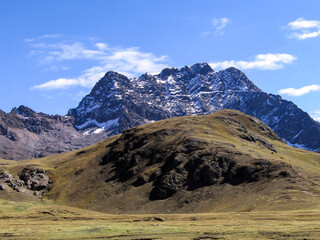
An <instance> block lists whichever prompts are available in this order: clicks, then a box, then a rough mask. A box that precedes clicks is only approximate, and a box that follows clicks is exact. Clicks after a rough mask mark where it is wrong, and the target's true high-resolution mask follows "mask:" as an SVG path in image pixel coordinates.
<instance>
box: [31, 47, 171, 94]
mask: <svg viewBox="0 0 320 240" xmlns="http://www.w3.org/2000/svg"><path fill="white" fill-rule="evenodd" d="M33 46H34V47H35V48H36V49H41V50H42V52H38V53H39V54H40V55H41V56H40V58H41V59H40V62H41V63H42V64H46V65H48V64H49V65H50V64H51V65H54V63H55V62H62V61H63V62H64V61H70V60H92V61H96V62H97V63H96V64H95V65H94V66H92V67H91V68H88V69H85V70H84V71H83V72H82V74H80V76H77V77H74V78H63V77H61V78H58V79H54V80H50V81H47V82H45V83H42V84H39V85H35V86H33V87H32V89H40V90H53V89H65V88H70V87H72V86H82V87H92V86H93V85H94V84H95V83H96V82H97V81H98V80H99V79H100V78H102V77H103V76H104V74H105V73H106V72H107V71H108V70H113V71H117V72H119V73H122V74H125V75H127V76H129V77H132V76H138V75H140V74H142V73H145V72H149V73H158V72H159V71H160V70H162V69H163V68H165V67H167V65H166V64H165V63H166V61H167V56H161V57H156V56H155V55H154V54H153V53H148V52H142V51H141V50H140V49H139V48H138V47H134V48H110V47H109V46H108V44H106V43H102V42H98V43H95V44H94V47H93V48H87V47H85V45H84V44H83V43H80V42H74V43H69V44H67V43H57V44H45V43H43V42H42V43H38V44H34V45H33Z"/></svg>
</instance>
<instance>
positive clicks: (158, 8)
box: [0, 0, 320, 121]
mask: <svg viewBox="0 0 320 240" xmlns="http://www.w3.org/2000/svg"><path fill="white" fill-rule="evenodd" d="M319 10H320V1H318V0H312V1H311V0H304V1H296V0H290V1H289V0H281V1H279V0H268V1H263V0H261V1H255V0H241V1H239V0H215V1H213V0H184V1H182V0H179V1H178V0H161V1H154V0H135V1H134V0H108V1H105V0H68V1H62V0H55V1H43V0H33V1H25V0H10V1H7V0H0V32H1V37H0V81H1V94H0V109H2V110H3V111H5V112H10V111H11V109H12V108H13V107H18V106H20V105H26V106H28V107H30V108H32V109H33V110H35V111H37V112H44V113H48V114H61V115H65V114H66V113H67V111H68V109H70V108H74V107H77V105H78V104H79V101H80V100H81V99H82V98H83V97H84V96H85V95H86V94H88V93H89V92H90V90H91V88H92V87H93V86H94V84H95V83H96V82H97V81H98V80H99V79H100V78H101V77H103V76H104V74H105V73H106V72H107V71H110V70H113V71H117V72H120V73H123V74H125V75H127V76H128V77H138V76H140V75H141V74H143V73H146V72H147V73H159V72H160V71H161V70H162V69H163V68H165V67H178V68H180V67H183V66H185V65H187V66H190V65H193V64H195V63H198V62H207V63H209V64H210V65H211V66H212V68H213V69H214V70H215V71H219V70H221V69H224V68H227V67H230V66H234V67H237V68H239V69H240V70H242V71H243V72H244V73H245V74H246V75H247V76H248V78H249V79H250V80H251V81H252V82H253V83H255V84H256V85H257V86H258V87H259V88H260V89H262V90H263V91H265V92H267V93H272V94H279V95H281V96H282V97H283V98H284V99H287V100H290V101H292V102H294V103H295V104H297V105H298V107H300V108H301V109H302V110H304V111H306V112H308V113H309V114H310V116H312V117H313V118H314V119H316V120H318V121H320V66H319V63H320V14H319Z"/></svg>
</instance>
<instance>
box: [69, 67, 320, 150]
mask: <svg viewBox="0 0 320 240" xmlns="http://www.w3.org/2000/svg"><path fill="white" fill-rule="evenodd" d="M222 109H235V110H239V111H241V112H244V113H246V114H248V115H252V116H255V117H258V118H259V119H261V120H262V121H263V122H264V123H265V124H267V125H268V126H270V127H271V128H272V129H273V130H274V131H275V132H276V133H277V134H278V135H279V136H280V137H281V138H283V139H285V140H286V141H288V143H289V144H292V145H293V146H297V147H300V148H305V149H309V150H312V151H320V124H319V123H318V122H316V121H314V120H313V119H312V118H311V117H310V116H309V115H308V114H307V113H306V112H304V111H302V110H301V109H299V108H298V107H297V106H296V105H295V104H293V103H292V102H290V101H287V100H284V99H282V98H281V97H280V96H279V95H274V94H267V93H265V92H263V91H262V90H261V89H259V88H258V87H257V86H255V85H254V84H253V83H252V82H251V81H250V80H249V79H248V78H247V76H246V75H245V74H244V73H243V72H241V71H240V70H238V69H236V68H233V67H230V68H227V69H225V70H221V71H219V72H215V71H214V70H213V69H212V68H211V67H210V66H209V65H208V64H207V63H197V64H195V65H193V66H191V67H189V66H185V67H183V68H180V69H178V68H165V69H163V70H162V71H161V72H160V73H159V74H157V75H151V74H147V73H146V74H143V75H141V76H140V77H139V78H128V77H126V76H124V75H122V74H119V73H116V72H112V71H110V72H107V73H106V74H105V76H104V77H103V78H102V79H101V80H100V81H99V82H98V83H97V84H96V85H95V86H94V88H93V89H92V91H91V92H90V94H88V95H87V96H85V97H84V98H83V99H82V101H81V102H80V104H79V106H78V107H77V108H74V109H70V110H69V112H68V115H69V116H72V117H74V118H75V127H76V128H77V129H78V130H84V129H86V128H92V127H98V128H101V130H106V131H108V132H109V133H110V134H112V135H113V134H118V133H121V132H123V131H124V130H126V129H128V128H130V127H134V126H137V125H141V124H144V123H148V122H153V121H157V120H161V119H166V118H171V117H176V116H185V115H203V114H210V113H213V112H216V111H219V110H222Z"/></svg>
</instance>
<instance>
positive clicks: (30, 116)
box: [0, 106, 108, 160]
mask: <svg viewBox="0 0 320 240" xmlns="http://www.w3.org/2000/svg"><path fill="white" fill-rule="evenodd" d="M73 125H74V119H73V118H72V117H68V116H59V115H54V116H51V115H47V114H44V113H36V112H34V111H33V110H32V109H30V108H28V107H25V106H20V107H19V108H15V109H13V110H12V111H11V112H10V113H8V114H7V113H5V112H3V111H0V157H2V158H6V159H15V160H17V159H18V160H19V159H26V158H37V157H44V156H48V155H53V154H57V153H61V152H66V151H71V150H74V149H79V148H81V147H84V146H87V145H90V144H92V143H93V142H98V141H100V140H102V139H104V138H105V137H106V136H107V135H108V133H100V134H90V135H88V134H85V135H84V132H83V131H78V130H77V129H75V128H74V126H73Z"/></svg>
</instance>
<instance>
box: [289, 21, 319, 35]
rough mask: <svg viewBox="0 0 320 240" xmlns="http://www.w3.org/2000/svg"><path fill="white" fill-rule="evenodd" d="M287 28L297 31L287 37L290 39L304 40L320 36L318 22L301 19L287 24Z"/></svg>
mask: <svg viewBox="0 0 320 240" xmlns="http://www.w3.org/2000/svg"><path fill="white" fill-rule="evenodd" d="M288 27H289V28H290V29H291V30H295V31H297V30H299V32H293V33H291V34H290V35H289V37H290V38H297V39H299V40H304V39H307V38H315V37H318V36H320V21H317V20H305V19H303V18H298V19H297V20H295V21H293V22H289V23H288Z"/></svg>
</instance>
